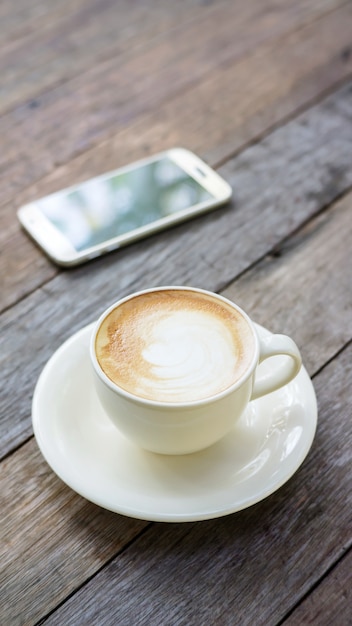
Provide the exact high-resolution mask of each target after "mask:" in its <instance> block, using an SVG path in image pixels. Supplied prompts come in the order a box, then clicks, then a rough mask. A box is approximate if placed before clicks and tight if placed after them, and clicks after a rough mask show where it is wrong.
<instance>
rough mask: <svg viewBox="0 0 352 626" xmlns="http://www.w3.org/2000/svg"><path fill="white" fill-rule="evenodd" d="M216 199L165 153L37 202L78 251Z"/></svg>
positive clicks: (40, 208) (39, 207)
mask: <svg viewBox="0 0 352 626" xmlns="http://www.w3.org/2000/svg"><path fill="white" fill-rule="evenodd" d="M213 197H214V196H213V195H212V194H211V193H209V192H208V191H207V190H206V189H204V188H203V187H202V186H201V185H200V184H199V183H198V182H197V181H196V180H194V179H193V178H192V177H191V176H189V174H187V173H186V172H185V171H184V170H183V169H181V168H180V167H179V166H178V165H177V164H176V163H174V162H173V161H172V160H171V159H170V158H169V157H167V156H164V157H162V158H161V159H159V160H157V161H154V162H150V163H147V164H143V165H141V166H140V167H137V168H134V169H130V170H127V171H124V172H119V173H116V174H112V175H108V176H102V177H99V178H95V179H92V180H89V181H87V182H85V183H82V184H81V185H79V186H77V187H75V188H72V189H69V190H66V191H61V192H58V193H55V194H52V195H51V196H48V197H46V198H44V199H42V200H39V201H38V202H37V203H36V204H37V207H38V209H39V210H40V211H42V213H43V214H44V215H45V216H46V218H47V219H48V220H49V221H50V222H51V223H52V224H53V225H54V226H55V227H56V228H57V229H58V230H59V231H60V232H61V233H62V234H63V235H64V236H65V237H66V238H67V239H68V240H69V241H70V243H71V244H72V246H73V247H74V248H75V250H77V252H79V251H84V250H86V249H87V248H90V247H91V246H95V245H98V244H101V243H104V242H105V241H108V240H109V239H112V238H114V237H117V236H119V235H123V234H125V233H128V232H130V231H132V230H135V229H137V228H140V227H142V226H145V225H147V224H150V223H152V222H154V221H156V220H159V219H161V218H163V217H166V216H170V215H172V214H175V213H178V212H179V211H183V210H185V209H187V208H188V207H191V206H194V205H197V204H199V203H201V202H205V201H208V200H210V199H212V198H213Z"/></svg>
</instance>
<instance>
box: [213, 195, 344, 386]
mask: <svg viewBox="0 0 352 626" xmlns="http://www.w3.org/2000/svg"><path fill="white" fill-rule="evenodd" d="M351 215H352V194H351V193H350V194H348V195H347V196H345V197H344V198H343V199H342V200H341V201H340V202H338V203H337V204H336V205H335V206H334V208H332V209H330V210H329V211H326V212H324V213H322V215H320V216H319V217H318V218H317V219H315V220H313V221H312V222H309V223H308V224H307V225H306V226H304V227H303V228H301V229H300V230H299V232H298V233H297V235H295V236H294V237H292V238H290V239H289V240H288V241H287V242H284V243H283V244H282V245H279V246H278V247H277V248H276V249H275V250H274V251H273V252H272V253H271V254H269V255H267V256H266V257H265V258H264V259H263V260H262V261H261V262H260V263H258V264H256V265H255V266H254V267H253V268H252V269H251V270H249V271H248V272H246V273H245V274H244V275H242V276H241V277H240V278H239V280H237V281H236V282H235V283H233V284H232V285H230V286H229V288H228V289H226V290H225V291H224V292H223V293H224V295H225V296H227V297H228V298H229V299H230V300H233V301H235V302H237V303H238V304H239V305H240V306H242V307H243V308H244V309H245V310H246V311H247V312H248V313H249V315H250V316H251V317H252V318H253V319H255V320H256V321H257V322H258V323H261V324H267V323H268V321H269V322H270V329H271V330H272V331H273V332H283V333H287V334H288V335H290V336H292V337H293V338H295V337H299V340H300V346H301V351H302V357H303V359H304V362H305V365H306V367H307V369H308V371H309V372H310V373H311V374H313V373H314V372H315V371H316V370H317V369H318V368H319V367H320V366H321V363H324V362H325V361H327V360H328V359H329V358H330V357H331V355H332V354H334V352H335V351H337V350H339V348H341V347H342V346H343V345H344V344H345V343H347V342H348V341H349V340H350V339H351V338H352V283H351V276H350V275H349V274H348V272H346V271H345V269H346V267H347V266H348V265H349V260H348V256H349V254H350V253H349V250H351V247H352V220H351ZM325 285H329V287H328V290H329V291H327V288H326V287H325Z"/></svg>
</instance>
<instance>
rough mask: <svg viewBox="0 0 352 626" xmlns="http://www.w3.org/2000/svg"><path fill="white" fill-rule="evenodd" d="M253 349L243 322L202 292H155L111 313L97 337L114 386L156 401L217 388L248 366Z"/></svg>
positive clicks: (101, 359) (217, 390)
mask: <svg viewBox="0 0 352 626" xmlns="http://www.w3.org/2000/svg"><path fill="white" fill-rule="evenodd" d="M253 351H254V340H253V336H252V331H251V329H250V326H249V324H248V322H247V320H246V319H245V318H244V317H243V316H242V315H241V314H240V313H239V312H238V311H237V310H236V309H234V308H232V307H231V306H230V305H227V304H226V303H223V302H221V301H219V300H216V299H215V298H212V297H211V296H208V295H207V294H202V293H198V292H191V291H187V290H177V289H175V290H160V291H153V292H149V293H144V294H141V295H139V296H135V297H133V298H131V299H130V300H127V301H126V302H124V303H122V304H120V305H119V306H118V307H117V308H116V309H114V310H113V311H111V312H110V314H109V315H108V316H107V317H106V318H105V320H104V321H103V323H102V324H101V326H100V328H99V331H98V334H97V338H96V354H97V358H98V361H99V364H100V366H101V368H102V369H103V371H104V372H105V374H106V375H107V376H108V377H109V378H110V379H111V380H112V381H113V382H114V383H115V384H117V385H118V386H120V387H122V388H123V389H125V390H126V391H129V392H130V393H132V394H134V395H137V396H139V397H142V398H146V399H150V400H155V401H160V402H172V403H178V402H190V401H195V400H201V399H203V398H207V397H210V396H213V395H216V394H218V393H220V392H221V391H223V390H225V389H227V388H228V387H230V386H231V385H232V384H234V383H235V382H236V380H238V379H239V378H240V377H241V376H242V375H243V374H244V372H245V371H246V369H247V368H248V366H249V364H250V362H251V360H252V358H253Z"/></svg>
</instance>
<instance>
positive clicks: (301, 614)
mask: <svg viewBox="0 0 352 626" xmlns="http://www.w3.org/2000/svg"><path fill="white" fill-rule="evenodd" d="M351 593H352V551H351V550H350V551H349V552H348V553H347V554H346V556H344V557H343V558H342V559H341V561H339V563H338V564H337V565H336V567H334V569H333V570H332V571H331V572H329V574H328V576H326V577H324V579H323V580H322V582H321V583H320V585H318V587H317V588H316V589H315V590H314V591H312V593H311V594H309V595H308V597H307V598H306V600H304V601H303V602H302V604H300V605H299V606H298V608H297V609H296V610H295V611H294V612H293V613H292V615H290V616H289V618H288V619H287V620H286V621H285V626H302V624H319V626H331V624H336V623H337V624H350V623H351V606H352V596H351Z"/></svg>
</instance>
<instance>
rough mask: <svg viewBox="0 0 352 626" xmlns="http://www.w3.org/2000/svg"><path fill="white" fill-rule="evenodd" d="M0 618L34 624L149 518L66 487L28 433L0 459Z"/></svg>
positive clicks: (85, 578) (114, 552) (17, 623)
mask: <svg viewBox="0 0 352 626" xmlns="http://www.w3.org/2000/svg"><path fill="white" fill-rule="evenodd" d="M0 497H1V546H0V555H1V558H0V587H1V603H0V623H1V624H4V625H5V624H11V626H17V625H18V626H19V625H20V626H24V625H25V624H34V623H35V622H36V621H37V620H38V619H39V618H40V617H42V615H43V610H45V608H47V607H48V608H49V609H50V607H54V606H56V605H57V604H58V603H59V602H60V601H61V600H63V599H64V598H65V597H66V596H67V594H69V593H71V592H72V591H73V590H74V589H76V588H77V587H79V586H80V585H81V584H82V583H83V582H84V581H85V580H87V578H89V577H90V576H91V575H92V574H93V573H94V572H96V571H97V570H99V568H100V567H101V566H102V565H103V564H104V563H106V561H107V560H108V559H109V558H111V556H112V555H114V554H116V553H117V552H119V550H121V548H122V547H123V546H124V545H126V544H127V543H128V542H129V541H130V540H131V539H133V538H134V537H136V535H138V534H139V533H140V532H141V531H142V530H143V528H145V527H146V526H147V525H148V524H147V523H146V522H142V521H137V520H132V519H128V518H127V517H122V516H119V515H116V514H113V513H109V512H108V511H105V510H103V509H101V508H100V507H97V506H95V505H94V504H91V503H89V502H87V501H86V500H84V499H83V498H81V497H79V496H78V495H76V494H75V493H74V492H73V491H71V490H70V489H69V488H68V487H66V485H64V483H62V482H61V480H59V479H58V478H57V477H56V475H55V474H54V473H53V472H52V471H51V470H50V469H49V467H48V466H47V465H46V463H45V461H44V459H43V457H42V456H41V454H40V452H39V450H38V448H37V445H36V442H35V441H34V440H33V439H32V440H31V441H30V442H29V443H27V444H26V445H25V446H24V447H23V448H22V449H20V450H18V451H17V452H16V454H15V455H14V456H12V457H11V458H9V459H7V460H5V461H3V462H2V464H1V475H0Z"/></svg>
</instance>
